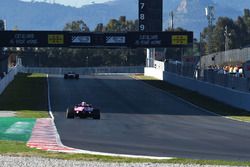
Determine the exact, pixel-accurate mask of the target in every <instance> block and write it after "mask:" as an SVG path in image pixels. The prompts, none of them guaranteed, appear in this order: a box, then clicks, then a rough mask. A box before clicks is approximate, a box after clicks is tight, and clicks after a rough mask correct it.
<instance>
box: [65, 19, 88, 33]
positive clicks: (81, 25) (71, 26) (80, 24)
mask: <svg viewBox="0 0 250 167" xmlns="http://www.w3.org/2000/svg"><path fill="white" fill-rule="evenodd" d="M63 30H64V31H76V32H89V31H90V30H89V27H88V26H87V24H86V23H85V22H84V21H83V20H77V21H72V22H71V23H67V24H66V25H65V27H64V28H63Z"/></svg>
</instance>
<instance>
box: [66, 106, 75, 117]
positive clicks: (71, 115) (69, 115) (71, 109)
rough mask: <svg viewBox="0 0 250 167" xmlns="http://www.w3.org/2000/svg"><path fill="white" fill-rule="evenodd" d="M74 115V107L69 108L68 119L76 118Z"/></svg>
mask: <svg viewBox="0 0 250 167" xmlns="http://www.w3.org/2000/svg"><path fill="white" fill-rule="evenodd" d="M74 117H75V113H74V109H73V108H67V111H66V118H67V119H74Z"/></svg>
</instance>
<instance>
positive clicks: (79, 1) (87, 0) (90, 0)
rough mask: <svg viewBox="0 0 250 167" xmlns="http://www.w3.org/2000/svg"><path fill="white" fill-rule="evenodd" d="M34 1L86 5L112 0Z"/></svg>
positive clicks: (28, 0)
mask: <svg viewBox="0 0 250 167" xmlns="http://www.w3.org/2000/svg"><path fill="white" fill-rule="evenodd" d="M21 1H26V2H30V1H32V0H21ZM34 1H38V2H44V1H47V2H51V3H52V2H53V1H55V3H59V4H63V5H69V6H74V7H81V6H82V5H87V4H91V3H103V2H107V1H112V0H34Z"/></svg>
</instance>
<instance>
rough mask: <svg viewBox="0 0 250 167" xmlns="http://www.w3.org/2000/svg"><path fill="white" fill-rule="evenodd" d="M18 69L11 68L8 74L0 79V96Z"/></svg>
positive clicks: (18, 67)
mask: <svg viewBox="0 0 250 167" xmlns="http://www.w3.org/2000/svg"><path fill="white" fill-rule="evenodd" d="M20 68H21V67H20V66H16V67H14V68H12V69H11V70H10V71H9V72H8V74H6V75H5V76H4V77H3V78H2V79H0V94H2V93H3V91H4V90H5V88H6V87H7V86H8V85H9V84H10V82H11V81H13V80H14V78H15V75H16V74H17V73H18V71H19V70H20Z"/></svg>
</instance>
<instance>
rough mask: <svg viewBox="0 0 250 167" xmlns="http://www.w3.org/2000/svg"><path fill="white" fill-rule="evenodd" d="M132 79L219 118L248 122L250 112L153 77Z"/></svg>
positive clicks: (139, 76) (249, 120)
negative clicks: (217, 115) (224, 117)
mask: <svg viewBox="0 0 250 167" xmlns="http://www.w3.org/2000/svg"><path fill="white" fill-rule="evenodd" d="M132 77H133V78H136V79H139V80H142V81H144V82H145V83H147V84H149V85H152V86H154V87H156V88H159V89H161V90H164V91H166V92H168V93H171V94H173V95H175V96H178V97H180V98H182V99H185V100H186V101H188V102H190V103H192V104H195V105H197V106H199V107H202V108H204V109H206V110H209V111H211V112H214V113H216V114H219V115H221V116H226V117H231V118H233V119H236V120H239V121H245V122H250V112H248V111H246V110H242V109H239V108H235V107H233V106H230V105H228V104H225V103H223V102H219V101H217V100H214V99H212V98H210V97H207V96H204V95H201V94H199V93H198V92H195V91H191V90H187V89H184V88H182V87H179V86H176V85H173V84H170V83H168V82H166V81H161V80H158V79H156V78H153V77H147V76H143V75H133V76H132Z"/></svg>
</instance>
